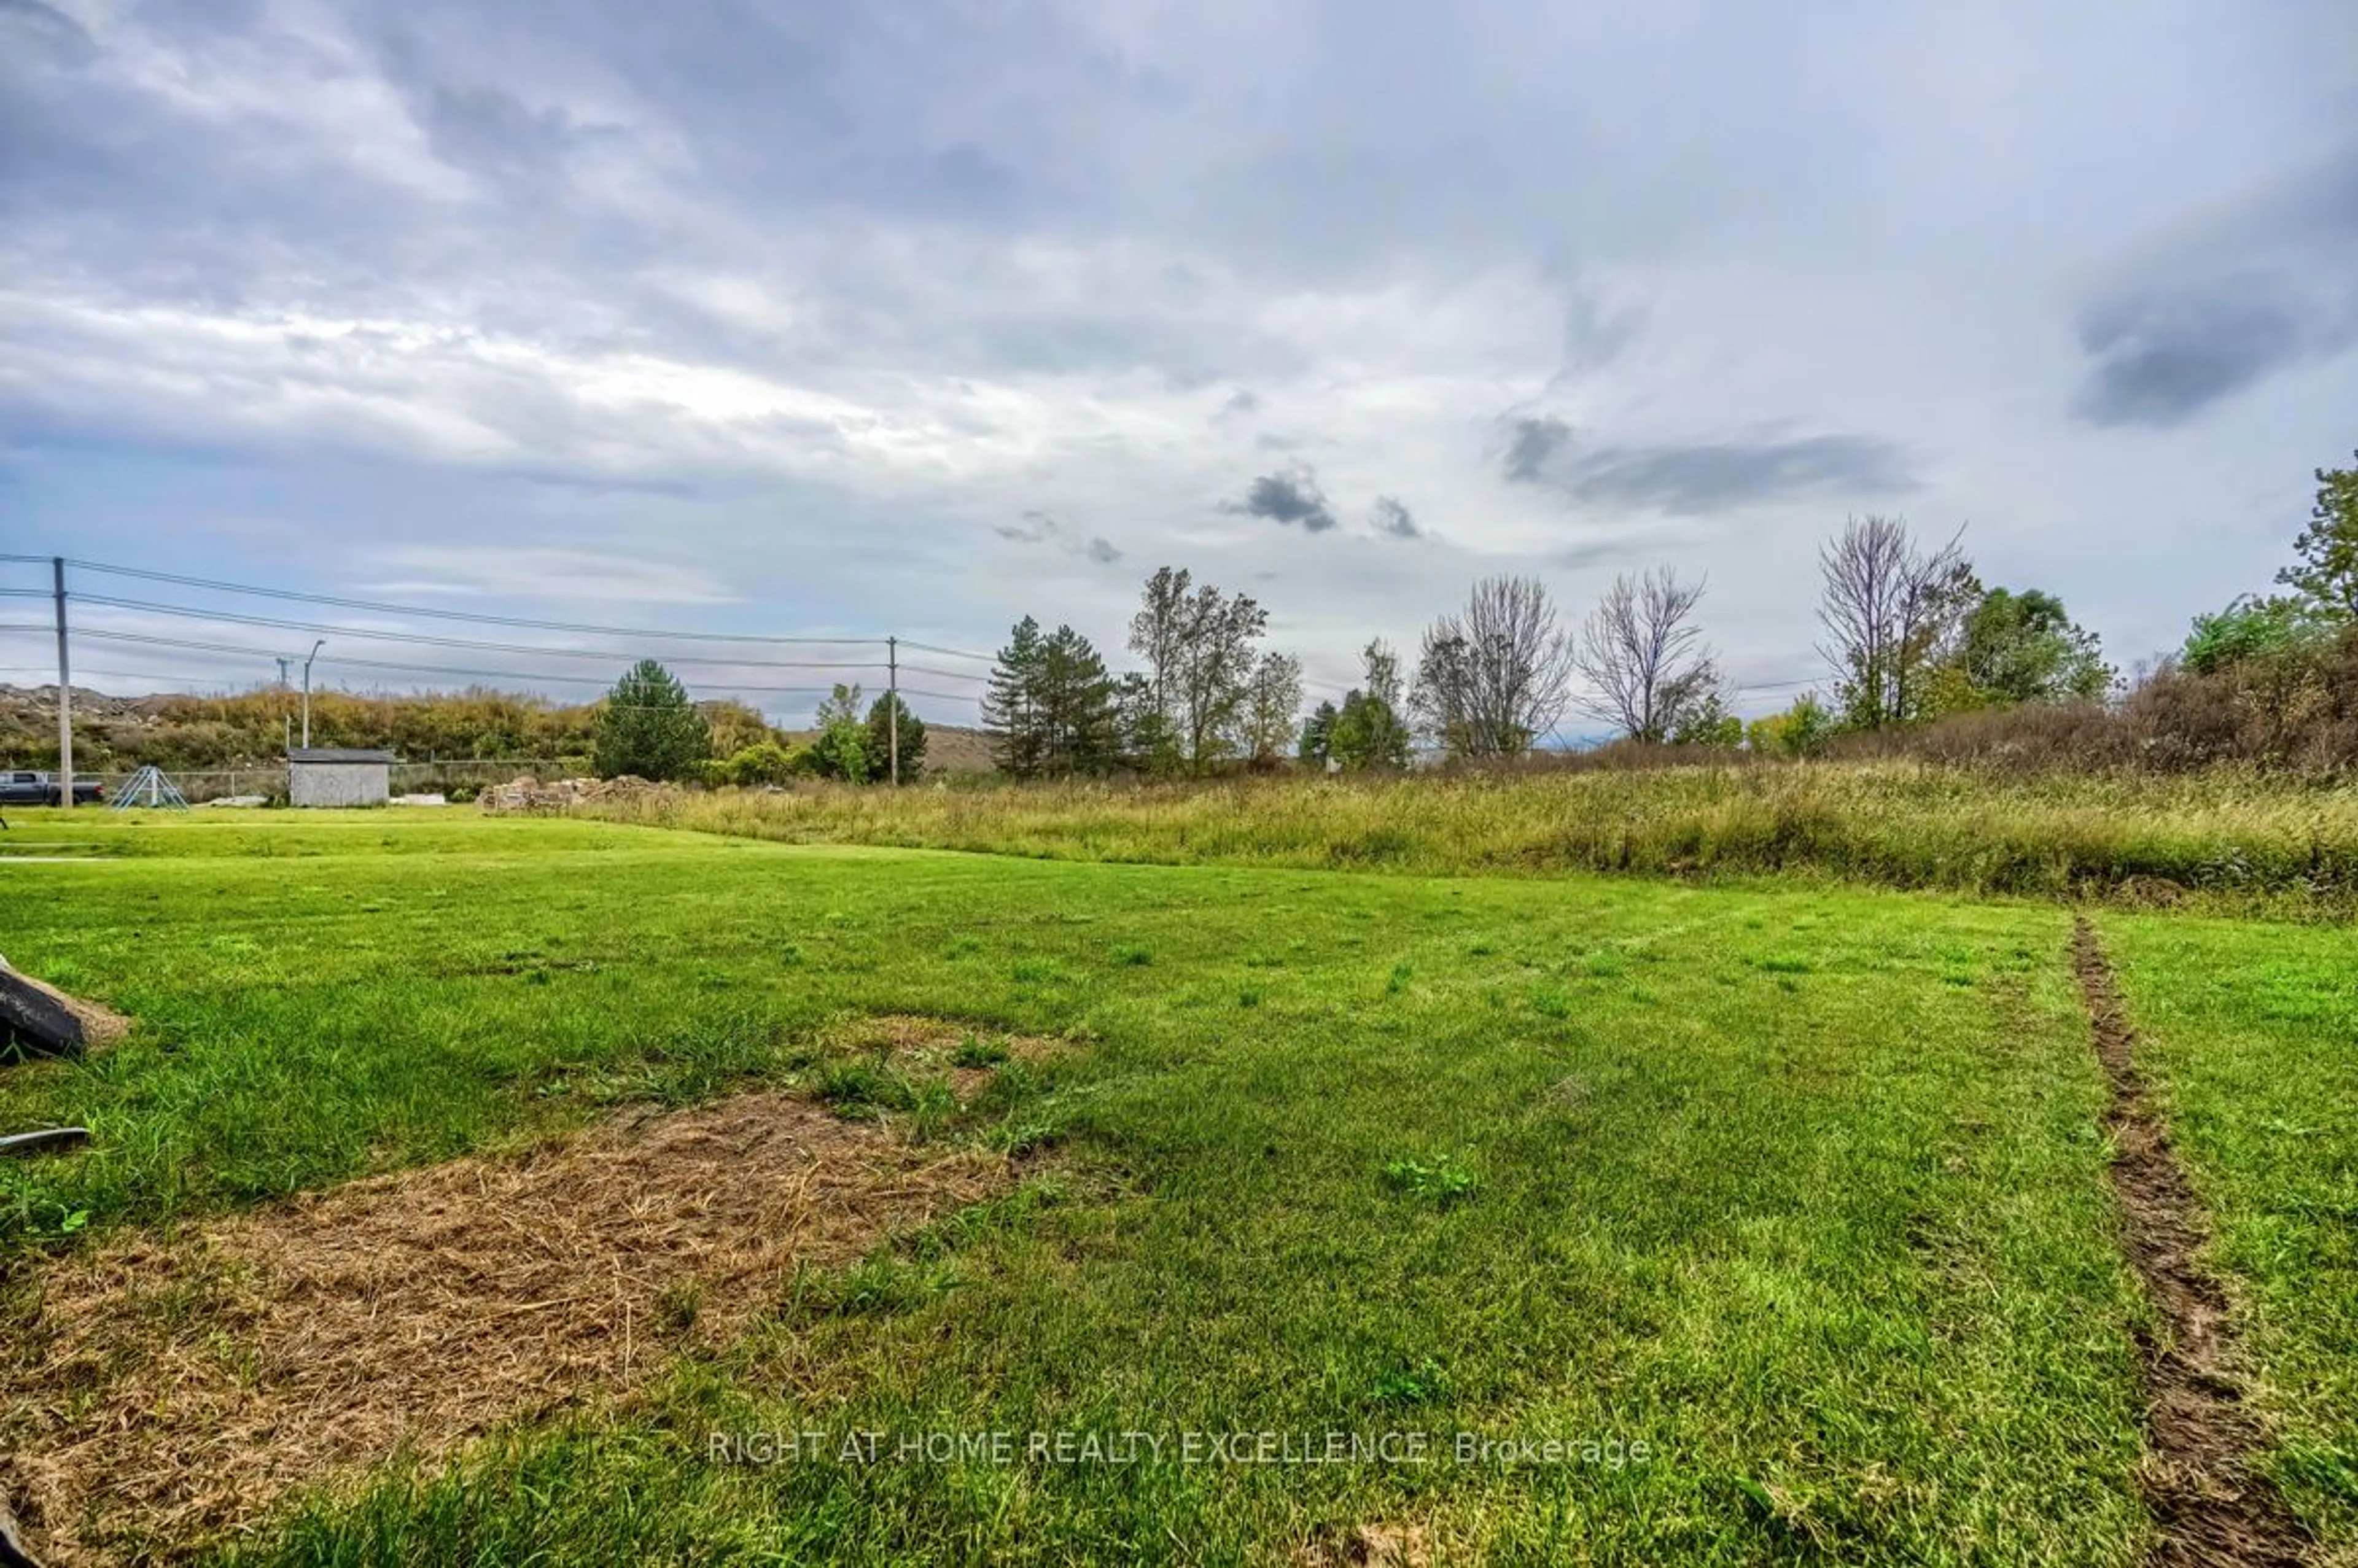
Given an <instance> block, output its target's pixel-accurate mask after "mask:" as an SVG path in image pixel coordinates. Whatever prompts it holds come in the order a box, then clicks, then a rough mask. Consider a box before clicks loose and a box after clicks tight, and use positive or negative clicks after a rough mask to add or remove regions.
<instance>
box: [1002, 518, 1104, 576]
mask: <svg viewBox="0 0 2358 1568" xmlns="http://www.w3.org/2000/svg"><path fill="white" fill-rule="evenodd" d="M990 531H991V532H992V533H994V534H996V535H999V536H1000V537H1001V538H1002V539H1005V540H1007V541H1008V542H1009V543H1011V544H1016V545H1053V546H1055V547H1056V548H1057V549H1059V550H1062V551H1064V552H1065V554H1066V555H1068V556H1081V557H1086V558H1087V559H1089V560H1092V561H1095V562H1096V563H1097V564H1098V565H1099V566H1111V565H1113V564H1114V563H1115V562H1116V561H1119V560H1120V559H1121V551H1120V550H1119V549H1117V548H1115V547H1114V544H1113V542H1112V541H1111V540H1109V539H1108V538H1106V537H1105V536H1104V535H1101V534H1097V535H1090V536H1089V537H1087V538H1086V539H1084V538H1082V537H1081V536H1080V535H1078V534H1076V533H1075V532H1074V531H1073V530H1072V529H1070V528H1067V527H1066V526H1065V524H1062V523H1060V522H1058V521H1057V520H1056V519H1055V518H1054V517H1052V516H1050V515H1049V514H1046V513H1045V512H1026V513H1025V514H1023V515H1022V517H1021V518H1019V519H1017V520H1016V521H1015V522H1012V523H994V524H991V529H990Z"/></svg>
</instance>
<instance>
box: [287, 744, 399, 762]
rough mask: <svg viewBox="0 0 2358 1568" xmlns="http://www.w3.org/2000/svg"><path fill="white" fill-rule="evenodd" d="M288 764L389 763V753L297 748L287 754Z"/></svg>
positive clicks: (352, 749) (347, 748)
mask: <svg viewBox="0 0 2358 1568" xmlns="http://www.w3.org/2000/svg"><path fill="white" fill-rule="evenodd" d="M394 760H395V758H394V755H393V753H392V752H370V751H364V750H362V749H360V748H358V747H352V746H311V747H303V746H297V747H296V748H295V749H294V750H293V751H291V752H287V761H288V762H392V761H394Z"/></svg>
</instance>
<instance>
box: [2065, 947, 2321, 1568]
mask: <svg viewBox="0 0 2358 1568" xmlns="http://www.w3.org/2000/svg"><path fill="white" fill-rule="evenodd" d="M2071 956H2072V962H2073V967H2074V968H2076V969H2077V970H2078V972H2079V977H2080V989H2081V993H2082V995H2083V996H2084V997H2085V998H2086V999H2087V1003H2088V1017H2089V1021H2090V1022H2092V1023H2093V1025H2094V1029H2095V1044H2096V1056H2097V1059H2098V1060H2099V1061H2100V1062H2102V1063H2103V1064H2104V1075H2105V1076H2106V1077H2107V1078H2108V1079H2110V1080H2111V1083H2112V1090H2113V1098H2112V1104H2111V1106H2110V1107H2109V1108H2107V1109H2106V1111H2105V1114H2104V1128H2105V1130H2106V1131H2108V1132H2109V1133H2111V1134H2112V1138H2113V1144H2114V1157H2113V1167H2112V1180H2113V1195H2114V1196H2115V1199H2116V1200H2117V1201H2118V1203H2119V1206H2120V1212H2121V1246H2122V1249H2123V1250H2124V1251H2125V1252H2126V1253H2127V1254H2128V1259H2129V1262H2130V1263H2131V1264H2132V1265H2134V1266H2135V1268H2136V1271H2137V1277H2138V1279H2140V1280H2142V1281H2144V1283H2145V1289H2146V1294H2147V1298H2148V1299H2150V1300H2151V1301H2152V1303H2153V1306H2154V1311H2155V1313H2156V1314H2158V1316H2159V1317H2160V1319H2161V1325H2162V1330H2163V1337H2162V1338H2161V1339H2160V1340H2159V1341H2158V1342H2157V1341H2153V1340H2150V1339H2144V1336H2140V1338H2141V1340H2143V1343H2141V1344H2140V1345H2139V1346H2138V1348H2139V1349H2140V1351H2141V1352H2142V1353H2143V1357H2144V1362H2145V1391H2146V1444H2147V1457H2146V1466H2145V1476H2144V1480H2145V1491H2146V1501H2147V1506H2148V1507H2150V1508H2151V1509H2152V1510H2153V1516H2154V1519H2155V1522H2156V1523H2158V1525H2159V1526H2160V1527H2161V1532H2162V1533H2161V1539H2160V1541H2158V1542H2157V1543H2156V1545H2155V1547H2154V1549H2153V1552H2151V1554H2150V1555H2149V1556H2148V1558H2147V1562H2148V1563H2152V1564H2154V1565H2155V1568H2224V1565H2234V1568H2244V1565H2266V1568H2277V1565H2280V1564H2281V1565H2285V1568H2292V1565H2296V1564H2299V1563H2301V1562H2302V1561H2303V1560H2304V1558H2303V1549H2304V1546H2305V1545H2306V1537H2305V1536H2304V1535H2303V1533H2302V1531H2301V1529H2300V1526H2299V1522H2298V1521H2296V1520H2295V1519H2293V1517H2292V1515H2291V1514H2290V1513H2289V1512H2288V1511H2287V1510H2286V1509H2285V1506H2284V1502H2283V1500H2282V1499H2281V1498H2278V1497H2277V1492H2276V1488H2275V1487H2271V1486H2270V1485H2269V1484H2268V1483H2267V1481H2266V1478H2265V1477H2263V1476H2257V1475H2255V1474H2254V1473H2253V1471H2252V1469H2251V1466H2250V1457H2251V1454H2252V1452H2253V1450H2254V1448H2255V1446H2257V1444H2258V1443H2259V1440H2260V1433H2259V1429H2258V1426H2257V1425H2256V1423H2255V1422H2254V1421H2253V1420H2252V1418H2251V1416H2250V1415H2249V1414H2248V1413H2247V1412H2246V1411H2244V1406H2243V1402H2242V1389H2243V1384H2242V1380H2241V1379H2240V1376H2239V1372H2238V1362H2237V1357H2236V1354H2235V1343H2234V1325H2233V1324H2232V1323H2231V1322H2230V1321H2229V1319H2228V1306H2227V1298H2226V1295H2225V1293H2224V1292H2222V1291H2221V1290H2220V1288H2219V1284H2218V1281H2215V1280H2213V1279H2212V1277H2211V1276H2210V1275H2209V1274H2207V1273H2205V1272H2204V1271H2203V1270H2202V1268H2201V1265H2200V1263H2199V1262H2198V1261H2197V1260H2196V1254H2197V1253H2198V1251H2199V1250H2200V1249H2201V1245H2202V1238H2203V1236H2204V1234H2205V1232H2206V1228H2207V1227H2206V1226H2205V1225H2204V1221H2203V1215H2202V1210H2201V1203H2200V1202H2199V1201H2198V1200H2197V1199H2196V1197H2195V1195H2194V1189H2193V1188H2192V1187H2191V1186H2190V1184H2188V1182H2187V1180H2186V1173H2185V1172H2184V1171H2183V1170H2182V1169H2180V1166H2179V1163H2178V1156H2177V1155H2176V1153H2174V1152H2172V1151H2171V1149H2170V1146H2169V1130H2168V1129H2166V1128H2165V1127H2164V1126H2163V1125H2162V1122H2161V1118H2160V1114H2159V1112H2158V1110H2157V1109H2156V1108H2155V1106H2154V1104H2153V1099H2152V1096H2151V1094H2150V1093H2149V1092H2148V1091H2147V1087H2146V1084H2145V1080H2144V1079H2143V1078H2142V1077H2141V1076H2139V1075H2138V1073H2137V1069H2136V1059H2135V1044H2136V1037H2135V1035H2134V1034H2133V1033H2131V1032H2130V1029H2129V1024H2128V1018H2127V1015H2126V1014H2125V1012H2124V1011H2123V1010H2122V1007H2121V998H2120V992H2119V990H2118V989H2116V988H2115V986H2114V984H2113V971H2112V967H2111V966H2110V965H2109V964H2107V963H2106V962H2105V961H2104V947H2103V946H2102V945H2101V944H2100V943H2099V942H2098V941H2097V939H2096V931H2095V927H2093V925H2089V924H2088V922H2087V921H2085V920H2082V921H2080V922H2078V924H2077V926H2076V928H2075V929H2074V931H2073V933H2072V937H2071Z"/></svg>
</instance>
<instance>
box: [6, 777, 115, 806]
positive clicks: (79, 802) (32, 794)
mask: <svg viewBox="0 0 2358 1568" xmlns="http://www.w3.org/2000/svg"><path fill="white" fill-rule="evenodd" d="M73 792H74V793H73V797H74V804H75V805H76V806H94V805H96V804H97V803H98V802H99V801H101V800H103V799H104V798H105V793H106V792H105V790H104V789H103V787H102V786H101V785H100V784H99V782H98V781H97V780H96V779H76V780H74V786H73ZM59 804H61V803H60V802H59V799H58V780H57V775H56V774H54V773H0V806H57V805H59Z"/></svg>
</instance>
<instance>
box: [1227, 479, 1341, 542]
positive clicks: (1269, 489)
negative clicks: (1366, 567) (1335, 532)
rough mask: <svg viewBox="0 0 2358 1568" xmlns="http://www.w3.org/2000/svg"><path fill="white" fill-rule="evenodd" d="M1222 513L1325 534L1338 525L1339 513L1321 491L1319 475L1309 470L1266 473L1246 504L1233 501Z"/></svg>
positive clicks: (1251, 492) (1248, 493)
mask: <svg viewBox="0 0 2358 1568" xmlns="http://www.w3.org/2000/svg"><path fill="white" fill-rule="evenodd" d="M1220 510H1222V511H1223V512H1232V513H1236V514H1240V515H1244V516H1249V517H1266V518H1268V519H1269V520H1270V521H1271V522H1272V523H1278V524H1283V525H1285V526H1287V527H1292V526H1293V525H1295V524H1300V525H1301V527H1302V529H1303V532H1304V533H1308V534H1324V533H1325V532H1326V530H1327V529H1329V528H1332V527H1333V526H1335V513H1334V510H1333V508H1331V507H1329V506H1328V505H1327V504H1326V497H1325V493H1324V492H1321V491H1320V490H1319V488H1318V476H1317V475H1316V474H1314V473H1313V472H1312V471H1311V470H1309V469H1307V468H1295V469H1289V470H1285V471H1283V472H1281V473H1265V474H1263V475H1261V476H1260V478H1259V479H1257V480H1255V481H1252V488H1251V489H1250V490H1248V491H1247V492H1245V498H1244V499H1243V500H1242V501H1231V502H1229V503H1228V504H1227V505H1225V506H1223V507H1222V508H1221V509H1220Z"/></svg>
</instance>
